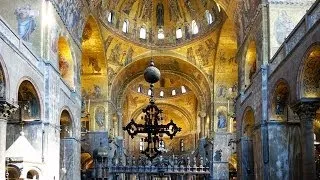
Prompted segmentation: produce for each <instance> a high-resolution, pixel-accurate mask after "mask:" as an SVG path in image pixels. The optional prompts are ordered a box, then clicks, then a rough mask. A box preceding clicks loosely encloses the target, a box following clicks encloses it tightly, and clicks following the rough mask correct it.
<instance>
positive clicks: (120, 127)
mask: <svg viewBox="0 0 320 180" xmlns="http://www.w3.org/2000/svg"><path fill="white" fill-rule="evenodd" d="M117 117H118V136H120V137H123V129H122V126H123V116H122V112H119V111H118V112H117Z"/></svg>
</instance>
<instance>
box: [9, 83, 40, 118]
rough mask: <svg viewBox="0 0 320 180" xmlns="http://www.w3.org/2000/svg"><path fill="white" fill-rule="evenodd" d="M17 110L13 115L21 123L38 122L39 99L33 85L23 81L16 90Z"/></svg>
mask: <svg viewBox="0 0 320 180" xmlns="http://www.w3.org/2000/svg"><path fill="white" fill-rule="evenodd" d="M18 104H19V110H18V111H17V112H16V113H15V114H16V115H17V116H19V117H18V119H21V120H22V121H33V120H40V115H41V107H40V98H39V96H38V93H37V91H36V89H35V87H34V85H33V84H32V83H31V82H30V81H28V80H24V81H23V82H22V83H21V84H20V86H19V90H18Z"/></svg>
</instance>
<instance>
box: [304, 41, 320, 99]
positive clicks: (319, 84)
mask: <svg viewBox="0 0 320 180" xmlns="http://www.w3.org/2000/svg"><path fill="white" fill-rule="evenodd" d="M302 62H303V64H302V69H301V71H300V98H320V43H319V42H318V43H316V44H314V45H312V46H311V47H310V48H309V50H308V51H307V53H306V55H305V58H304V60H303V61H302Z"/></svg>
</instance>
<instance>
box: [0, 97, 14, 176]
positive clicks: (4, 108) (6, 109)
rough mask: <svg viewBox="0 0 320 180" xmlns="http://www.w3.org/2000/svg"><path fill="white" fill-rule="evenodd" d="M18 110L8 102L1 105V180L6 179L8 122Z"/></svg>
mask: <svg viewBox="0 0 320 180" xmlns="http://www.w3.org/2000/svg"><path fill="white" fill-rule="evenodd" d="M15 110H16V108H15V107H14V106H12V105H10V104H8V103H7V102H1V103H0V179H5V174H6V172H5V169H6V156H5V152H6V136H7V133H6V132H7V120H8V118H9V117H10V115H11V114H12V113H13V112H14V111H15Z"/></svg>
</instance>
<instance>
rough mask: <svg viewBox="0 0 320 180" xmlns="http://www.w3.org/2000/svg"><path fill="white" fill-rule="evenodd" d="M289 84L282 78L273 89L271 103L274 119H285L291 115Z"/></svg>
mask: <svg viewBox="0 0 320 180" xmlns="http://www.w3.org/2000/svg"><path fill="white" fill-rule="evenodd" d="M288 102H289V86H288V84H287V82H286V81H284V80H280V81H279V82H278V83H277V84H276V86H275V89H274V91H273V96H272V103H271V117H270V119H272V120H279V121H285V120H288V116H289V107H288Z"/></svg>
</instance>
